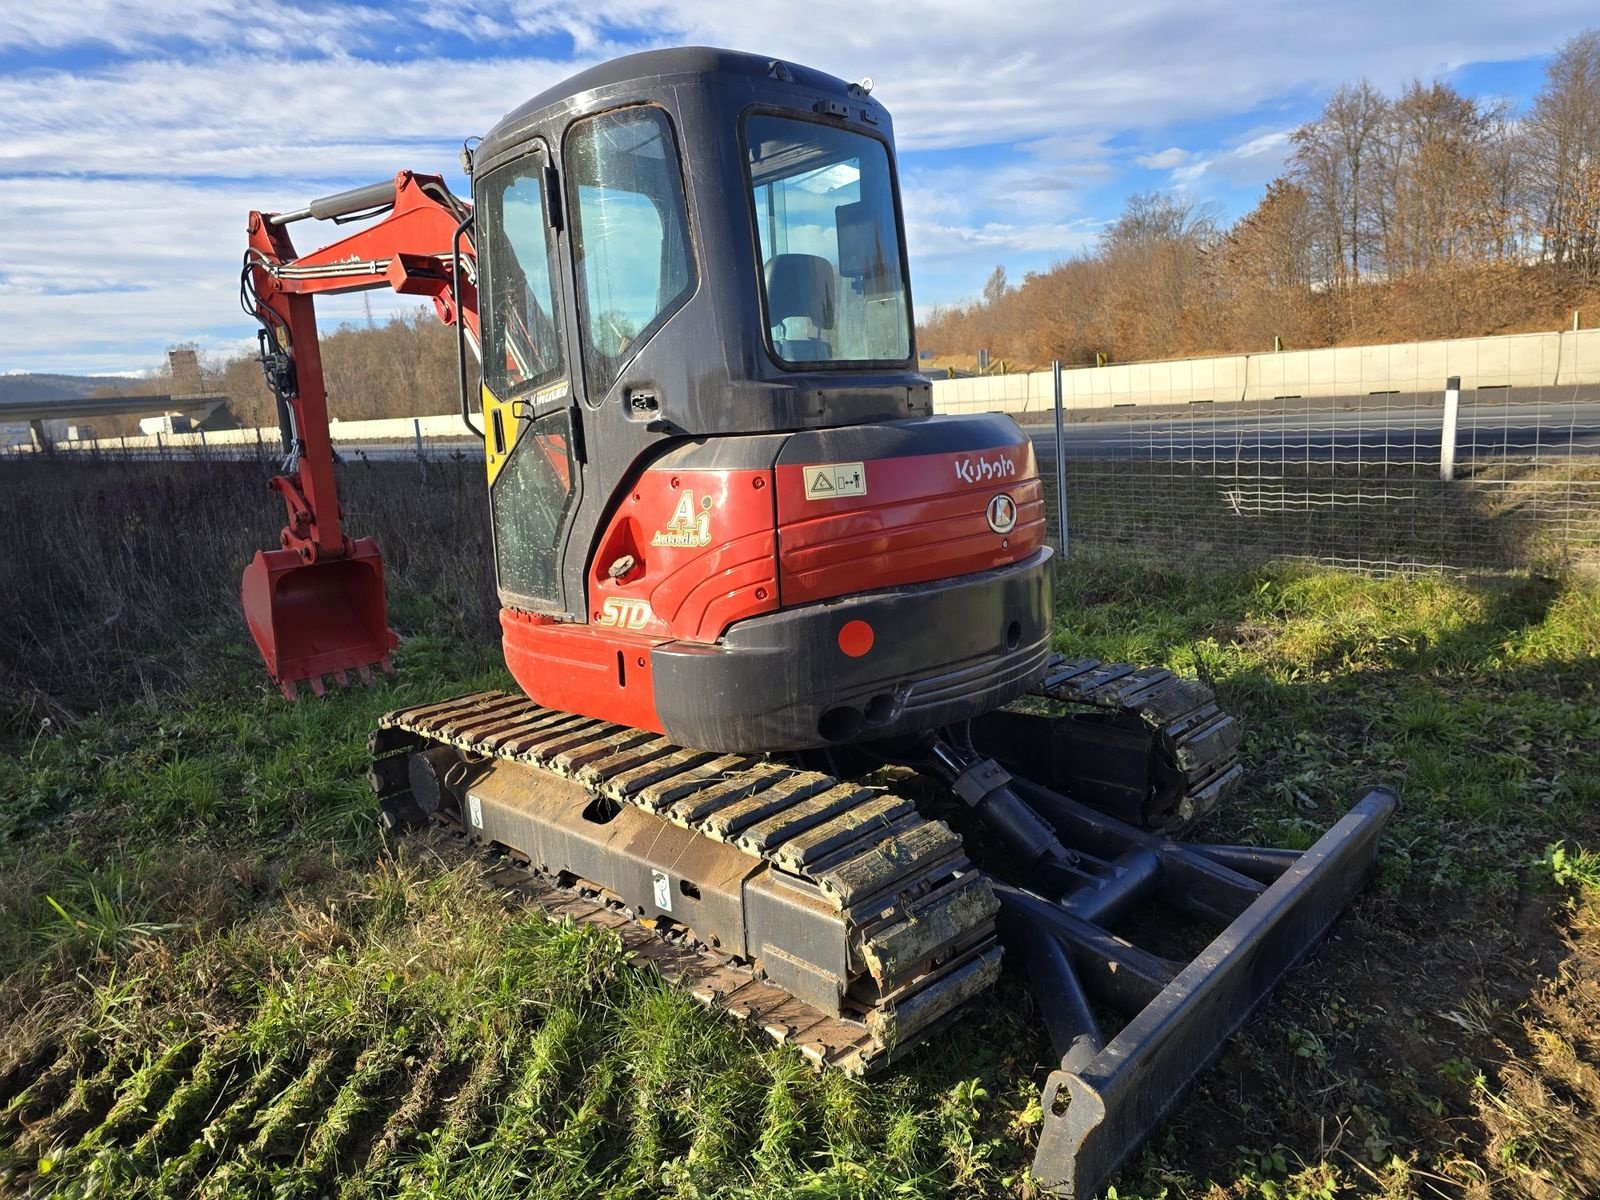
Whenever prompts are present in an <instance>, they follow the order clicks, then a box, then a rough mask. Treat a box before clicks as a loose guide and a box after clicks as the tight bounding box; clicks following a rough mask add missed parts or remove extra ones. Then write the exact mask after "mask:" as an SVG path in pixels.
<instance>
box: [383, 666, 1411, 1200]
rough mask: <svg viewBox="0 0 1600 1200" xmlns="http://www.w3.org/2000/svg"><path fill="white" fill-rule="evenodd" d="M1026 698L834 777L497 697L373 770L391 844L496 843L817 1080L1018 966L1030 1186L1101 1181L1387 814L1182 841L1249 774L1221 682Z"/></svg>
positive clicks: (1128, 671) (1325, 919) (1133, 684)
mask: <svg viewBox="0 0 1600 1200" xmlns="http://www.w3.org/2000/svg"><path fill="white" fill-rule="evenodd" d="M1018 707H1019V708H1020V709H1021V710H1022V711H1001V712H997V713H994V714H991V715H989V716H986V717H984V718H982V719H980V720H979V721H976V722H972V723H970V724H968V725H964V726H962V727H960V728H953V729H949V730H944V731H940V732H939V733H937V734H930V735H927V736H925V737H923V738H921V739H913V740H910V741H903V742H901V743H899V744H897V745H894V746H885V747H880V748H871V747H869V748H867V750H866V751H864V752H863V753H861V754H860V755H858V756H855V757H854V758H851V759H850V760H849V763H850V764H853V765H855V766H857V767H874V766H876V767H882V766H883V765H884V764H894V766H893V767H892V768H891V769H888V770H876V771H874V772H873V773H870V774H863V775H857V774H854V773H851V774H849V775H846V774H845V773H843V772H838V773H832V774H830V773H824V772H822V771H816V770H810V769H807V767H808V766H810V765H814V764H810V763H801V762H799V761H794V760H784V759H782V758H778V757H763V756H754V755H738V754H715V753H711V752H708V751H699V750H691V749H684V748H682V747H679V746H676V745H674V744H672V743H671V742H670V741H669V740H667V739H666V738H665V737H663V736H661V735H658V734H653V733H649V732H647V731H642V730H636V729H629V728H627V727H624V726H619V725H615V724H612V723H609V722H605V721H599V720H593V719H590V718H586V717H580V716H574V715H572V714H567V713H562V712H558V711H554V710H550V709H546V708H543V707H541V706H539V705H537V704H535V703H534V702H533V701H531V700H528V699H526V698H524V697H520V696H514V695H509V694H506V693H500V692H488V693H480V694H476V695H471V696H463V697H460V698H458V699H455V700H449V701H444V702H442V703H438V704H431V705H422V706H418V707H414V708H409V709H402V710H398V711H396V712H392V713H389V714H387V715H386V716H385V717H384V718H383V719H382V721H381V724H380V728H379V729H378V730H377V731H376V732H375V733H374V734H373V737H372V751H373V766H372V770H371V775H370V778H371V782H372V785H373V788H374V790H375V791H376V793H377V795H378V798H379V806H380V811H381V813H382V817H383V820H384V823H385V824H386V825H387V826H389V827H390V828H392V829H400V828H408V827H415V826H418V825H421V824H425V823H428V822H434V823H437V824H441V825H444V826H445V827H447V828H449V829H451V830H454V831H456V832H457V833H459V834H460V835H461V836H462V837H464V838H466V839H467V840H468V841H469V842H471V843H474V844H477V845H479V846H481V847H484V848H485V849H486V850H488V851H492V852H494V853H496V854H498V855H499V856H500V859H501V865H502V868H503V869H505V870H509V871H514V872H516V873H517V874H518V876H519V877H520V878H521V879H522V880H523V881H524V885H525V887H526V888H527V889H528V891H529V893H530V894H531V895H532V896H533V897H534V898H535V899H536V900H537V901H538V903H540V904H541V906H543V907H544V908H545V909H546V911H547V912H548V913H549V914H550V915H551V916H552V917H554V918H555V919H562V918H564V917H569V916H570V917H573V918H574V919H578V920H584V921H588V922H591V923H597V924H600V925H603V926H606V927H608V928H612V929H615V930H617V932H618V933H619V935H620V936H622V938H623V940H624V942H625V944H627V945H628V946H629V948H630V949H632V950H633V951H634V952H635V953H636V954H637V955H639V956H640V957H641V958H643V959H644V960H646V961H649V962H651V963H653V964H654V965H656V966H657V967H658V968H659V969H660V970H661V972H662V973H663V974H664V975H666V976H667V977H668V978H670V979H672V980H674V981H675V982H677V983H679V984H680V985H682V986H683V987H685V988H687V989H688V990H689V991H690V992H691V993H692V994H693V995H694V996H695V997H697V998H698V999H700V1000H701V1001H703V1002H704V1003H706V1004H708V1005H711V1006H713V1007H715V1008H718V1009H721V1010H723V1011H726V1012H729V1013H731V1014H733V1015H735V1016H738V1017H740V1018H743V1019H746V1020H749V1021H751V1022H753V1023H754V1024H755V1025H756V1026H757V1027H759V1028H761V1029H763V1030H764V1031H765V1032H766V1033H767V1034H768V1035H769V1036H771V1037H773V1038H774V1039H775V1040H777V1041H779V1042H785V1043H790V1044H793V1045H794V1046H796V1047H797V1048H798V1049H799V1051H800V1052H801V1053H802V1054H803V1055H805V1056H806V1057H807V1058H808V1059H809V1060H810V1061H812V1062H813V1063H815V1064H816V1065H817V1066H819V1067H827V1068H832V1069H839V1070H843V1071H846V1072H848V1073H851V1074H864V1073H867V1072H870V1071H873V1070H875V1069H877V1068H879V1067H881V1066H883V1065H885V1064H887V1063H889V1062H891V1061H893V1060H894V1059H895V1058H897V1057H898V1056H900V1055H901V1054H903V1053H904V1052H905V1051H907V1050H908V1049H910V1048H911V1047H913V1046H915V1045H916V1044H917V1043H919V1042H920V1041H922V1040H924V1039H926V1038H927V1037H929V1036H930V1035H932V1034H933V1033H935V1032H936V1031H937V1030H939V1029H941V1028H942V1027H944V1026H945V1025H946V1024H948V1023H949V1022H950V1021H952V1020H954V1019H955V1018H956V1017H958V1016H959V1014H960V1012H961V1010H962V1009H963V1008H964V1007H965V1006H966V1005H967V1004H968V1002H970V1001H972V1000H974V999H975V998H977V997H979V996H981V995H982V994H984V993H985V992H987V991H988V990H989V989H990V988H991V987H992V986H993V985H994V983H995V981H996V980H997V978H998V975H999V972H1000V969H1001V965H1002V961H1003V960H1005V961H1006V962H1007V963H1008V964H1009V965H1011V966H1015V967H1020V968H1022V969H1023V970H1024V971H1025V972H1026V973H1027V976H1028V978H1029V981H1030V984H1031V986H1032V990H1033V992H1034V995H1035V998H1036V1002H1037V1004H1038V1006H1039V1011H1040V1014H1041V1016H1042V1018H1043V1020H1044V1023H1045V1025H1046V1027H1047V1028H1048V1031H1049V1033H1050V1036H1051V1039H1052V1043H1053V1045H1054V1046H1055V1049H1056V1053H1057V1054H1058V1055H1059V1056H1060V1062H1059V1064H1058V1066H1057V1068H1056V1069H1055V1070H1053V1071H1052V1072H1051V1073H1050V1074H1049V1076H1048V1079H1047V1080H1046V1082H1045V1085H1044V1095H1043V1099H1042V1107H1043V1109H1044V1113H1045V1119H1044V1123H1043V1128H1042V1131H1041V1136H1040V1141H1039V1149H1038V1154H1037V1158H1036V1160H1035V1163H1034V1172H1035V1174H1036V1176H1037V1177H1038V1178H1039V1180H1040V1181H1041V1182H1042V1183H1043V1184H1044V1185H1045V1186H1047V1187H1048V1188H1050V1189H1052V1190H1055V1191H1058V1192H1060V1193H1061V1194H1064V1195H1089V1194H1092V1193H1093V1192H1094V1191H1095V1190H1097V1189H1098V1188H1099V1187H1100V1186H1101V1185H1102V1184H1103V1183H1104V1181H1105V1180H1106V1178H1107V1177H1108V1176H1109V1175H1110V1173H1111V1172H1112V1171H1114V1170H1115V1169H1116V1167H1117V1165H1118V1164H1119V1163H1120V1162H1122V1161H1123V1160H1124V1159H1125V1158H1126V1157H1127V1155H1128V1154H1130V1153H1131V1152H1132V1151H1133V1150H1134V1149H1135V1148H1136V1147H1137V1146H1138V1144H1139V1143H1140V1142H1141V1141H1142V1140H1143V1139H1144V1137H1145V1136H1147V1135H1148V1134H1149V1133H1150V1132H1151V1130H1152V1129H1153V1128H1154V1126H1155V1125H1156V1124H1157V1123H1158V1122H1159V1121H1160V1120H1161V1119H1162V1117H1163V1116H1164V1115H1165V1114H1166V1112H1167V1111H1168V1110H1169V1109H1170V1108H1171V1106H1172V1105H1173V1104H1174V1103H1175V1102H1176V1100H1177V1098H1178V1096H1179V1095H1180V1094H1181V1092H1182V1089H1183V1087H1184V1085H1185V1084H1187V1083H1188V1081H1189V1080H1190V1079H1192V1078H1193V1076H1194V1075H1195V1074H1197V1073H1198V1072H1199V1071H1200V1070H1201V1069H1202V1068H1203V1067H1204V1066H1205V1064H1206V1063H1207V1062H1208V1061H1209V1060H1210V1059H1211V1058H1213V1057H1214V1056H1215V1055H1216V1054H1217V1053H1219V1052H1220V1050H1221V1048H1222V1045H1223V1043H1224V1041H1225V1040H1226V1038H1227V1037H1228V1036H1229V1035H1230V1034H1231V1033H1232V1032H1233V1031H1234V1030H1235V1029H1237V1028H1238V1027H1239V1025H1240V1024H1242V1023H1243V1021H1244V1020H1245V1018H1246V1017H1247V1016H1248V1015H1249V1013H1250V1011H1251V1009H1253V1008H1254V1007H1255V1005H1256V1004H1258V1003H1259V1002H1260V1001H1261V1000H1262V999H1264V998H1265V996H1266V995H1267V994H1268V993H1270V991H1271V990H1272V988H1273V986H1274V985H1275V984H1276V982H1277V980H1278V979H1279V978H1281V976H1282V975H1283V974H1284V973H1285V972H1286V971H1287V970H1288V969H1289V968H1290V967H1292V966H1293V965H1294V963H1295V962H1297V961H1298V960H1299V959H1300V958H1301V957H1302V956H1303V955H1304V954H1305V953H1306V952H1307V951H1308V950H1309V949H1310V948H1311V946H1312V945H1314V944H1315V942H1316V941H1317V940H1318V939H1319V938H1320V937H1321V935H1322V934H1323V933H1324V932H1325V931H1326V929H1327V927H1328V926H1329V925H1330V924H1331V923H1332V921H1333V920H1334V919H1335V918H1336V917H1337V915H1338V914H1339V912H1340V911H1341V910H1342V909H1343V907H1344V906H1345V904H1347V903H1348V902H1349V900H1350V899H1351V898H1353V896H1354V895H1355V893H1356V892H1357V891H1358V890H1359V889H1360V887H1361V885H1362V883H1363V882H1364V881H1365V878H1366V876H1367V874H1368V872H1369V870H1370V868H1371V865H1372V862H1373V860H1374V858H1375V854H1376V846H1377V835H1378V833H1379V831H1380V830H1381V828H1382V826H1383V824H1384V822H1385V821H1386V819H1387V817H1388V815H1389V813H1390V812H1391V811H1392V809H1393V807H1394V798H1393V796H1392V795H1390V794H1389V793H1387V792H1383V791H1379V790H1374V791H1372V792H1370V793H1369V794H1368V795H1367V796H1366V797H1364V798H1363V799H1362V800H1361V801H1360V803H1358V804H1357V805H1356V806H1355V808H1354V809H1353V810H1352V811H1351V812H1350V814H1349V815H1347V816H1346V817H1345V818H1343V819H1342V820H1341V821H1340V822H1339V823H1338V824H1337V825H1335V827H1334V828H1333V829H1332V830H1330V831H1329V832H1328V833H1327V834H1326V835H1324V837H1323V838H1322V839H1321V840H1320V841H1319V842H1318V843H1317V844H1316V845H1315V846H1313V847H1312V848H1311V849H1310V850H1308V851H1306V852H1304V853H1299V852H1295V851H1287V850H1270V849H1258V848H1247V847H1235V846H1216V845H1204V844H1187V843H1179V842H1175V841H1173V840H1171V837H1170V835H1171V834H1172V833H1173V832H1175V831H1176V830H1178V829H1181V828H1183V827H1186V826H1188V825H1190V824H1192V823H1193V822H1194V821H1195V820H1197V819H1199V818H1200V817H1201V816H1203V815H1204V814H1205V813H1206V812H1208V811H1210V810H1211V809H1212V808H1214V807H1215V806H1216V805H1217V804H1218V803H1220V802H1222V801H1223V800H1224V799H1225V798H1226V797H1227V795H1228V794H1229V793H1230V792H1231V791H1232V790H1233V789H1234V788H1235V787H1236V786H1237V785H1238V782H1239V779H1240V776H1241V774H1242V772H1241V768H1240V767H1239V764H1238V763H1237V761H1236V747H1237V743H1238V729H1237V725H1236V723H1235V722H1234V721H1233V719H1232V718H1231V717H1229V716H1227V714H1225V713H1222V712H1221V711H1220V710H1219V709H1218V708H1217V706H1216V704H1215V701H1214V698H1213V697H1212V696H1211V694H1210V692H1209V690H1208V689H1206V688H1204V687H1203V686H1201V685H1199V684H1196V683H1194V682H1192V681H1185V680H1179V679H1176V678H1174V677H1173V676H1172V675H1171V674H1170V673H1169V672H1165V671H1160V670H1151V669H1143V670H1136V669H1135V668H1132V667H1128V666H1125V665H1121V664H1103V663H1099V662H1095V661H1093V660H1084V661H1080V662H1065V661H1057V662H1055V663H1053V664H1052V666H1051V669H1050V671H1049V672H1047V674H1046V676H1045V678H1044V680H1043V682H1042V683H1041V684H1040V685H1039V686H1038V688H1037V689H1036V691H1035V694H1034V695H1033V696H1032V697H1030V698H1029V699H1028V701H1027V702H1025V703H1024V704H1023V705H1021V706H1018ZM1029 709H1031V710H1032V711H1027V710H1029ZM874 749H876V750H877V751H878V753H877V754H876V755H875V754H873V753H872V751H873V750H874ZM913 772H914V774H913ZM899 792H905V793H908V795H902V794H897V793H899ZM913 797H914V798H913ZM1086 801H1087V802H1086ZM919 803H920V804H921V806H922V808H921V809H919ZM941 805H942V807H943V809H944V810H946V812H947V815H950V816H951V817H952V818H957V817H959V818H960V819H959V820H957V821H956V822H955V823H956V824H958V825H959V826H963V827H967V826H970V827H971V829H972V831H973V835H974V837H973V838H972V839H970V840H972V843H973V844H972V848H971V851H970V853H969V847H968V840H969V839H968V838H964V837H962V836H959V835H958V834H957V833H955V832H953V831H952V829H951V827H950V824H948V823H946V822H945V821H943V820H938V819H933V818H932V817H930V816H928V815H925V812H924V811H922V810H923V809H928V810H935V809H939V808H940V807H941ZM1141 826H1142V827H1141ZM975 860H977V861H975ZM1141 943H1148V945H1146V944H1141ZM1184 947H1187V949H1179V948H1184Z"/></svg>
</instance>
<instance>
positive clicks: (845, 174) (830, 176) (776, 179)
mask: <svg viewBox="0 0 1600 1200" xmlns="http://www.w3.org/2000/svg"><path fill="white" fill-rule="evenodd" d="M745 152H746V162H747V164H748V167H749V172H750V180H749V182H750V198H751V203H752V211H753V213H754V217H755V224H756V238H757V241H758V242H759V244H760V247H761V285H762V290H763V296H764V298H765V304H766V318H767V330H768V335H769V337H770V339H771V345H772V350H773V353H774V354H776V355H777V356H778V357H779V358H780V359H782V360H783V361H784V362H786V363H790V364H793V365H797V366H813V365H823V366H827V365H831V364H838V363H855V362H882V361H892V362H900V361H902V360H904V359H907V358H909V357H910V355H911V304H910V298H909V295H908V292H907V288H906V280H905V272H904V271H903V270H902V267H901V257H900V242H901V239H900V223H899V220H898V219H897V217H896V214H895V203H894V179H893V176H892V175H891V174H890V171H889V153H888V150H887V149H886V148H885V146H884V144H883V143H882V142H880V141H879V140H878V139H877V138H874V137H869V136H867V135H865V134H861V133H855V132H853V131H851V130H849V129H844V128H840V127H838V126H833V125H821V124H818V123H816V122H814V121H802V120H796V119H793V118H789V117H775V116H764V115H756V116H752V117H750V118H749V119H748V120H747V121H746V122H745Z"/></svg>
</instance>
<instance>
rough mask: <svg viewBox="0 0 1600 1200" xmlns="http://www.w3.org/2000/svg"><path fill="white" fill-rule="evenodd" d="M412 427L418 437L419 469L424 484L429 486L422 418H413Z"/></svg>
mask: <svg viewBox="0 0 1600 1200" xmlns="http://www.w3.org/2000/svg"><path fill="white" fill-rule="evenodd" d="M411 429H412V431H413V432H414V433H415V434H416V437H417V470H418V471H420V472H421V473H422V486H423V487H427V486H428V460H427V458H426V457H424V455H423V453H422V418H421V417H412V418H411Z"/></svg>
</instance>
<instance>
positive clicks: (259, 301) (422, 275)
mask: <svg viewBox="0 0 1600 1200" xmlns="http://www.w3.org/2000/svg"><path fill="white" fill-rule="evenodd" d="M385 207H387V208H389V212H388V213H387V215H385V216H384V217H383V219H382V220H380V221H378V222H376V223H375V224H373V225H370V226H368V227H367V228H365V229H362V230H360V231H358V232H356V233H353V234H351V235H350V236H349V237H346V238H342V239H340V240H339V241H336V242H334V243H332V244H331V245H328V246H324V247H322V248H321V249H318V250H314V251H312V252H310V253H308V254H305V255H301V254H299V253H298V252H297V251H296V250H295V248H294V244H293V242H292V241H291V240H290V237H289V231H288V226H289V225H290V224H291V223H293V222H295V221H299V220H304V219H307V218H313V219H324V220H334V221H338V220H340V219H341V218H346V219H347V218H350V217H352V216H353V215H356V214H362V213H367V212H372V211H374V210H381V209H383V208H385ZM470 216H471V206H470V205H468V204H466V203H465V202H464V201H462V200H459V199H457V198H456V197H455V196H453V195H452V194H451V193H450V190H449V189H448V188H447V187H446V186H445V184H444V181H443V180H442V179H441V178H439V177H438V176H436V175H418V174H414V173H413V172H411V171H401V172H400V173H399V174H397V175H396V176H395V177H394V180H393V181H392V182H385V183H382V184H373V185H370V186H368V187H362V188H355V189H352V190H351V191H348V192H341V193H339V194H338V195H335V196H328V197H325V198H323V199H321V200H314V201H312V202H311V203H310V204H309V205H307V206H306V207H305V208H303V209H300V210H298V211H296V212H291V213H283V214H278V213H263V212H252V213H251V214H250V225H249V249H248V250H246V252H245V261H244V272H243V280H242V286H243V299H244V305H245V309H246V311H248V312H250V313H251V315H253V316H255V317H256V318H257V319H258V320H259V321H260V322H261V323H262V325H263V326H264V329H265V332H264V334H263V346H262V351H263V366H264V367H265V368H266V373H267V379H268V383H269V384H270V385H271V386H272V389H273V391H274V392H275V393H276V395H277V398H278V404H279V413H280V419H281V418H283V417H285V416H286V417H287V418H288V420H287V421H285V422H284V425H285V429H284V436H285V450H286V451H287V453H288V455H289V457H288V460H287V463H286V467H285V470H284V474H282V475H280V476H279V477H278V478H276V479H274V480H273V481H272V487H273V490H274V491H276V492H278V493H279V494H280V495H281V496H282V497H283V500H284V504H285V506H286V507H287V509H288V523H287V524H286V525H285V526H284V529H283V533H282V535H281V540H282V543H283V546H284V548H285V549H288V550H293V551H295V552H296V553H297V554H298V555H299V556H300V558H301V559H302V560H304V561H305V562H318V561H321V560H324V559H330V558H341V557H344V556H345V555H347V554H348V553H349V552H350V539H349V538H347V537H346V536H345V535H344V532H343V530H342V528H341V525H340V517H341V514H340V511H339V499H338V494H337V492H336V490H335V487H334V480H333V449H332V445H331V443H330V440H329V434H328V406H327V392H326V388H325V386H324V382H323V374H322V356H321V352H320V349H319V346H318V340H317V321H316V311H315V297H316V296H317V295H319V294H320V295H337V294H341V293H344V292H357V291H366V290H369V289H374V288H382V287H388V288H392V289H394V290H395V291H396V292H399V293H401V294H402V295H409V296H426V297H427V298H428V299H429V300H431V301H432V302H433V306H434V311H435V312H437V313H438V315H439V319H440V320H441V321H443V322H444V323H445V324H447V325H457V324H459V325H460V326H461V328H462V330H463V331H464V332H465V334H466V336H467V338H468V340H470V341H471V342H472V344H473V346H474V348H476V347H477V345H478V342H479V326H478V293H477V282H476V281H477V270H476V255H475V252H474V249H473V246H472V243H471V241H470V238H469V237H468V236H467V234H466V233H465V230H464V226H465V224H466V222H467V220H468V219H469V218H470ZM458 254H459V255H460V262H459V263H458V262H457V255H458ZM455 280H459V290H457V287H456V286H455V282H454V281H455Z"/></svg>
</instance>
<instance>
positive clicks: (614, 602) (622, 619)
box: [595, 596, 655, 629]
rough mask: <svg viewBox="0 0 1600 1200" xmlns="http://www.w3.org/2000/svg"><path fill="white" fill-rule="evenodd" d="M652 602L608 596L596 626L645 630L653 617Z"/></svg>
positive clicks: (601, 607) (601, 608)
mask: <svg viewBox="0 0 1600 1200" xmlns="http://www.w3.org/2000/svg"><path fill="white" fill-rule="evenodd" d="M654 615H655V613H653V612H652V611H651V609H650V601H648V600H634V599H631V598H630V597H627V596H607V597H606V600H605V603H604V604H602V605H601V606H600V618H599V620H597V621H596V622H595V624H596V625H614V626H616V627H617V628H618V629H643V628H644V627H645V626H646V625H648V624H650V618H651V617H653V616H654Z"/></svg>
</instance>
